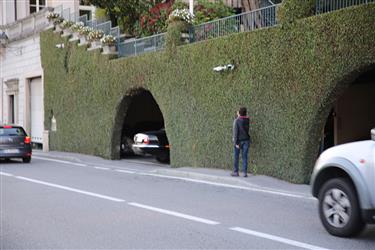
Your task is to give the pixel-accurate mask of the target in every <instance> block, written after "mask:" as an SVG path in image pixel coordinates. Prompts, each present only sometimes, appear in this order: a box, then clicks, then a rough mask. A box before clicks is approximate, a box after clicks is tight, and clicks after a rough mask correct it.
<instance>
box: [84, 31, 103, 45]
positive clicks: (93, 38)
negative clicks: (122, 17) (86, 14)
mask: <svg viewBox="0 0 375 250" xmlns="http://www.w3.org/2000/svg"><path fill="white" fill-rule="evenodd" d="M103 36H104V32H103V31H101V30H93V31H91V32H90V33H89V34H88V36H87V39H88V40H89V41H90V43H91V48H92V49H96V48H100V47H101V43H100V39H102V38H103Z"/></svg>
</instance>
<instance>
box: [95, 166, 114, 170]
mask: <svg viewBox="0 0 375 250" xmlns="http://www.w3.org/2000/svg"><path fill="white" fill-rule="evenodd" d="M94 168H96V169H100V170H111V169H110V168H104V167H94Z"/></svg>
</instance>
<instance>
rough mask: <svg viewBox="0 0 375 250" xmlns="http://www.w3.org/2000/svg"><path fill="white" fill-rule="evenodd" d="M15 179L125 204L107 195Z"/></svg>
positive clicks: (25, 179) (19, 177)
mask: <svg viewBox="0 0 375 250" xmlns="http://www.w3.org/2000/svg"><path fill="white" fill-rule="evenodd" d="M15 178H17V179H20V180H24V181H29V182H33V183H37V184H41V185H45V186H49V187H54V188H59V189H63V190H67V191H71V192H75V193H80V194H84V195H88V196H93V197H97V198H101V199H105V200H110V201H115V202H125V200H123V199H118V198H115V197H111V196H107V195H101V194H97V193H92V192H88V191H84V190H80V189H76V188H70V187H67V186H62V185H58V184H53V183H50V182H45V181H39V180H35V179H30V178H26V177H22V176H15Z"/></svg>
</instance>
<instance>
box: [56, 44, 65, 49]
mask: <svg viewBox="0 0 375 250" xmlns="http://www.w3.org/2000/svg"><path fill="white" fill-rule="evenodd" d="M64 47H65V45H64V44H63V43H59V44H56V48H58V49H63V48H64Z"/></svg>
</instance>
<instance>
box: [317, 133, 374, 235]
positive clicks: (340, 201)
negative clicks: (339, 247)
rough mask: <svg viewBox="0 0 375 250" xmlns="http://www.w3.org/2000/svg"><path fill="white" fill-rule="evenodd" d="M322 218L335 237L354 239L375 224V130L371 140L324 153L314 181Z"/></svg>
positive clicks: (349, 144) (318, 161)
mask: <svg viewBox="0 0 375 250" xmlns="http://www.w3.org/2000/svg"><path fill="white" fill-rule="evenodd" d="M311 187H312V194H313V196H314V197H316V198H318V199H319V216H320V220H321V221H322V224H323V226H324V227H325V229H326V230H327V231H328V232H329V233H330V234H332V235H335V236H340V237H350V236H354V235H356V234H358V233H360V232H361V231H362V230H363V229H364V227H365V225H366V223H368V224H370V223H371V224H373V223H375V128H374V129H372V130H371V140H367V141H360V142H353V143H348V144H343V145H339V146H336V147H333V148H330V149H328V150H326V151H324V152H323V153H322V154H321V155H320V157H319V159H318V160H317V162H316V164H315V167H314V171H313V174H312V177H311Z"/></svg>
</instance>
